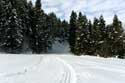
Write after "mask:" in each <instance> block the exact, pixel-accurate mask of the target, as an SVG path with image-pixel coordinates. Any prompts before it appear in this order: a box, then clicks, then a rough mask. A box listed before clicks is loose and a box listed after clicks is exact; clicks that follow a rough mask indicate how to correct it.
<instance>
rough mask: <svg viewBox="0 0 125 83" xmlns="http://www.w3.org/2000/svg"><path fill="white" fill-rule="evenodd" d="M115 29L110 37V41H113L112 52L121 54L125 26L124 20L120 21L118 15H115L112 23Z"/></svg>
mask: <svg viewBox="0 0 125 83" xmlns="http://www.w3.org/2000/svg"><path fill="white" fill-rule="evenodd" d="M112 27H113V31H112V35H111V37H110V42H112V44H111V46H112V49H111V50H112V52H113V54H114V55H119V53H120V52H119V50H120V49H119V48H122V46H123V45H122V44H123V42H122V39H123V27H122V22H121V21H119V19H118V17H117V15H115V16H114V19H113V23H112Z"/></svg>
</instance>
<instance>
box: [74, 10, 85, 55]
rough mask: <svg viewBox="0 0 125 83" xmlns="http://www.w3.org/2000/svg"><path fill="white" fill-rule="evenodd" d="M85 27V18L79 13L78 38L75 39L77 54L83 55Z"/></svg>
mask: <svg viewBox="0 0 125 83" xmlns="http://www.w3.org/2000/svg"><path fill="white" fill-rule="evenodd" d="M83 26H84V18H83V15H82V13H81V12H79V16H78V20H77V28H76V33H75V35H76V38H75V54H77V55H80V54H81V45H82V42H81V41H82V40H81V37H82V34H83V33H82V28H83Z"/></svg>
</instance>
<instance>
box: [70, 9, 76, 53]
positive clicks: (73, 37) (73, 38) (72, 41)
mask: <svg viewBox="0 0 125 83" xmlns="http://www.w3.org/2000/svg"><path fill="white" fill-rule="evenodd" d="M76 28H77V14H76V12H74V11H72V14H71V16H70V29H69V45H70V49H71V52H73V53H74V52H75V44H76V42H75V41H76Z"/></svg>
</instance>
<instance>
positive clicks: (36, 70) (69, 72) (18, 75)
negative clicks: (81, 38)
mask: <svg viewBox="0 0 125 83" xmlns="http://www.w3.org/2000/svg"><path fill="white" fill-rule="evenodd" d="M38 58H39V59H38V61H37V62H36V63H34V65H32V66H26V67H25V68H21V69H19V70H16V69H15V72H7V73H5V72H3V74H0V83H12V82H13V83H17V82H18V83H20V82H23V83H36V82H38V83H39V82H44V83H50V81H51V83H76V80H77V78H76V74H75V71H74V69H73V68H72V67H71V66H70V65H69V64H67V63H66V62H65V61H63V60H62V59H60V58H58V57H55V56H52V57H50V56H49V57H48V56H39V57H38ZM15 63H16V62H15ZM10 65H12V64H10ZM54 68H55V69H54ZM56 71H57V72H56Z"/></svg>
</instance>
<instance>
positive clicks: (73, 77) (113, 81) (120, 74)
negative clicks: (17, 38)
mask: <svg viewBox="0 0 125 83" xmlns="http://www.w3.org/2000/svg"><path fill="white" fill-rule="evenodd" d="M0 83H125V60H120V59H113V58H109V59H104V58H99V57H90V56H81V57H77V56H72V55H69V54H67V55H62V56H58V55H4V54H3V55H2V54H1V55H0Z"/></svg>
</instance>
